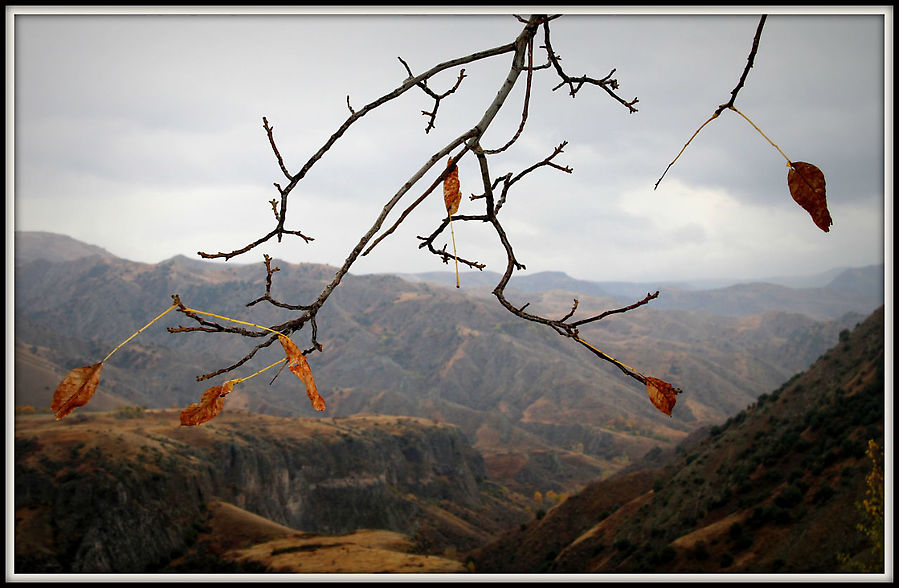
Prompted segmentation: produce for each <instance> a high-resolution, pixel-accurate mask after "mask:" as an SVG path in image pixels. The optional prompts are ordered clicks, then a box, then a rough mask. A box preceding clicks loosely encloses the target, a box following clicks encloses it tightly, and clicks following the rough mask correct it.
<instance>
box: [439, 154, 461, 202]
mask: <svg viewBox="0 0 899 588" xmlns="http://www.w3.org/2000/svg"><path fill="white" fill-rule="evenodd" d="M446 167H451V168H452V170H453V171H451V172H450V173H449V175H448V176H446V178H444V180H443V203H444V204H445V205H446V212H447V213H448V214H449V215H450V216H452V215H454V214H456V212H458V211H459V203H460V202H461V201H462V192H461V191H460V190H459V168H458V167H456V166H455V164H453V158H452V157H450V158H449V160H448V161H447V162H446Z"/></svg>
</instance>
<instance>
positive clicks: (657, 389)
mask: <svg viewBox="0 0 899 588" xmlns="http://www.w3.org/2000/svg"><path fill="white" fill-rule="evenodd" d="M646 391H647V392H649V400H650V401H652V403H653V405H655V407H656V408H658V409H659V410H661V411H662V412H664V413H665V414H667V415H668V416H671V409H673V408H674V404H675V403H676V402H677V398H676V397H675V395H676V394H680V393H681V389H680V388H675V387H674V386H672V385H671V384H669V383H668V382H666V381H664V380H659V379H658V378H651V377H649V376H646Z"/></svg>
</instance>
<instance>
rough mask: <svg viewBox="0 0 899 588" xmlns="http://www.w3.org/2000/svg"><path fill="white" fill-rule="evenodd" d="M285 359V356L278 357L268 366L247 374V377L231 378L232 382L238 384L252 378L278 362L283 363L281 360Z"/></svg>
mask: <svg viewBox="0 0 899 588" xmlns="http://www.w3.org/2000/svg"><path fill="white" fill-rule="evenodd" d="M285 361H287V358H286V357H285V358H283V359H279V360H278V361H276V362H275V363H273V364H272V365H270V366H268V367H264V368H262V369H261V370H259V371H258V372H256V373H254V374H250V375H249V376H247V377H245V378H237V379H236V380H233V382H234V383H235V384H239V383H241V382H243V381H244V380H249V379H250V378H252V377H255V376H258V375H259V374H261V373H262V372H264V371H265V370H268V369H271V368H273V367H275V366H276V365H278V364H279V363H283V362H285Z"/></svg>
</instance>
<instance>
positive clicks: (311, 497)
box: [14, 408, 526, 573]
mask: <svg viewBox="0 0 899 588" xmlns="http://www.w3.org/2000/svg"><path fill="white" fill-rule="evenodd" d="M14 481H15V571H16V573H56V572H66V573H88V572H90V573H107V572H115V573H137V572H147V571H156V570H163V569H166V568H167V567H169V566H174V568H176V569H183V568H185V567H187V568H190V567H192V564H196V565H194V566H193V567H197V565H199V564H198V563H197V562H198V561H200V560H202V565H199V567H203V566H205V567H212V568H215V567H216V566H219V565H222V566H224V568H221V569H224V570H225V571H227V570H229V569H233V566H232V565H231V564H227V565H226V563H223V561H224V560H223V559H222V554H223V553H224V550H222V549H219V550H217V551H216V550H212V551H210V549H209V546H210V545H215V544H217V545H220V546H221V545H227V546H228V547H230V548H238V547H239V548H244V549H249V548H250V547H252V546H253V545H255V544H256V543H262V542H265V541H267V540H270V539H272V538H274V537H272V536H269V535H266V536H265V537H262V538H259V541H257V542H252V541H250V542H243V543H242V544H240V545H238V544H237V541H236V538H235V537H230V536H229V537H216V536H215V534H214V533H211V531H210V528H211V527H215V526H216V525H217V524H220V523H222V521H221V520H220V519H216V520H213V519H211V518H210V517H212V516H213V514H214V513H213V512H211V509H212V505H213V504H217V503H218V502H224V503H227V504H229V505H231V506H232V507H233V508H239V509H241V510H243V511H248V513H252V515H253V516H254V517H256V518H257V519H260V518H261V519H263V520H268V521H270V523H269V524H268V525H267V528H268V527H271V526H272V525H275V524H277V525H280V527H284V528H289V529H290V532H286V534H287V535H290V536H292V535H293V533H294V531H295V532H297V533H300V534H301V535H302V534H305V535H303V537H304V538H305V539H309V537H314V536H316V535H346V534H352V533H354V532H356V531H357V530H359V529H381V530H385V531H391V532H393V533H394V534H395V535H397V534H399V535H402V536H403V537H404V539H403V542H404V543H406V545H405V547H404V548H403V549H400V550H399V551H401V552H403V553H407V554H408V553H410V552H411V553H413V554H414V553H417V554H421V555H430V554H437V555H443V554H444V553H461V552H463V551H465V550H469V549H471V548H473V547H475V546H477V545H479V544H483V543H484V542H486V541H487V540H489V539H490V538H491V537H492V536H495V535H496V534H498V532H499V531H501V530H503V529H505V528H507V527H508V526H510V525H514V524H518V523H519V522H521V521H523V520H525V518H526V517H525V516H524V515H523V511H522V509H521V508H520V507H519V506H517V505H515V504H513V503H511V502H509V501H508V500H504V499H503V498H502V496H501V493H500V490H499V488H498V487H497V486H496V485H495V484H491V483H490V482H489V481H487V480H486V470H485V467H484V462H483V460H482V459H481V457H480V455H478V454H477V453H476V452H475V451H474V450H472V448H471V446H470V445H469V444H468V443H467V442H466V440H465V438H464V437H463V435H462V434H461V432H460V431H459V430H458V428H457V427H453V426H450V425H441V424H437V423H433V422H430V421H427V420H425V419H416V418H397V417H353V418H346V419H344V418H338V419H286V418H278V417H270V416H263V415H247V414H238V413H235V412H231V413H227V414H223V415H220V416H219V417H218V418H216V419H215V420H214V421H212V422H210V423H207V424H205V425H202V426H199V427H181V426H179V424H178V416H177V412H176V411H173V410H147V411H145V410H140V409H136V408H132V409H122V410H118V411H116V412H111V413H98V412H93V413H90V412H80V413H77V414H75V415H72V416H70V417H68V418H67V419H65V420H62V421H55V420H54V419H53V417H52V416H51V415H40V414H34V415H19V416H18V417H17V418H16V427H15V472H14ZM212 510H215V509H212ZM248 516H249V515H246V516H244V517H243V519H244V520H246V519H247V517H248ZM231 527H232V528H231V530H232V531H234V525H233V524H231ZM256 527H258V525H255V526H254V528H256ZM241 529H244V530H238V532H237V535H240V533H244V532H247V531H246V529H245V528H244V527H241ZM279 537H280V535H279ZM357 539H358V538H357ZM348 541H349V540H348ZM198 542H199V543H200V544H198ZM319 542H321V541H319ZM394 542H395V541H394ZM307 543H308V541H307ZM284 547H285V546H284V545H281V546H280V547H279V548H284ZM302 549H303V548H297V551H299V550H302ZM305 549H306V551H309V550H310V548H308V547H307V548H305ZM393 550H394V551H397V549H393ZM244 555H246V554H244ZM179 558H180V559H179ZM185 558H186V559H185ZM225 559H227V558H225ZM237 559H241V558H240V557H237ZM243 559H246V558H243ZM250 560H253V561H256V562H257V564H258V565H257V566H256V568H255V569H258V567H259V566H263V567H264V565H263V564H260V563H259V562H258V558H250ZM404 561H405V560H404ZM185 562H187V563H185ZM191 562H192V564H191ZM232 563H233V562H232ZM432 563H433V562H432ZM451 563H452V562H451ZM285 565H286V564H285ZM453 565H455V566H456V567H460V566H461V564H460V563H459V562H458V561H456V562H455V563H454V564H453ZM179 566H180V567H179ZM376 569H377V570H381V571H383V570H382V569H381V568H376ZM192 571H197V570H196V569H193V570H192ZM369 571H371V570H369Z"/></svg>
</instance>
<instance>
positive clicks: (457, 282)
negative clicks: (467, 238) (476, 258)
mask: <svg viewBox="0 0 899 588" xmlns="http://www.w3.org/2000/svg"><path fill="white" fill-rule="evenodd" d="M449 226H450V236H452V238H453V259H454V260H455V261H456V288H458V287H459V257H458V256H457V255H456V234H455V233H454V232H453V215H450V222H449Z"/></svg>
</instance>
